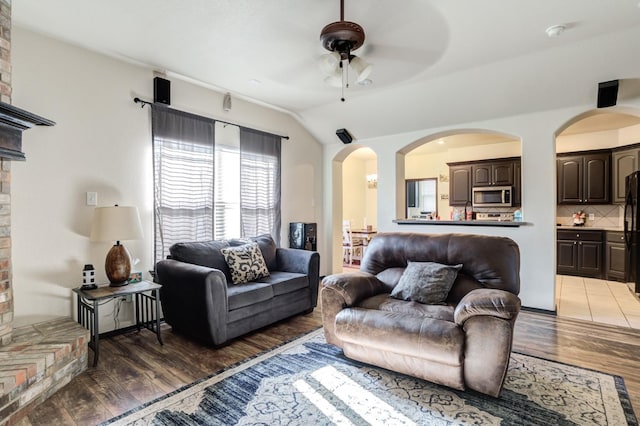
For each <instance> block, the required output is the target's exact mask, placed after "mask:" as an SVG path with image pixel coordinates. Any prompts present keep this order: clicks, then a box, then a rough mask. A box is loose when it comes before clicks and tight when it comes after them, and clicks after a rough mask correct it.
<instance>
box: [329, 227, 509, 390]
mask: <svg viewBox="0 0 640 426" xmlns="http://www.w3.org/2000/svg"><path fill="white" fill-rule="evenodd" d="M434 265H435V266H434ZM416 271H417V272H416ZM425 271H426V273H425V274H423V275H420V274H421V273H423V272H425ZM519 272H520V252H519V250H518V246H517V245H516V243H515V242H514V241H513V240H511V239H509V238H504V237H491V236H483V235H461V234H442V235H426V234H410V233H387V234H384V233H383V234H378V235H377V236H376V237H374V238H373V240H372V241H371V243H370V244H369V246H368V247H367V251H366V253H365V256H364V259H363V260H362V264H361V266H360V271H359V272H358V273H351V274H336V275H331V276H328V277H326V278H325V279H324V280H323V282H322V285H323V287H322V293H321V294H322V321H323V326H324V333H325V337H326V340H327V342H329V343H332V344H334V345H336V346H339V347H341V348H342V349H343V351H344V353H345V355H346V356H347V357H349V358H353V359H356V360H359V361H363V362H366V363H369V364H374V365H378V366H381V367H384V368H387V369H389V370H394V371H398V372H401V373H404V374H408V375H411V376H415V377H419V378H422V379H425V380H429V381H432V382H435V383H439V384H442V385H445V386H449V387H452V388H455V389H461V390H464V389H465V388H470V389H473V390H476V391H478V392H482V393H485V394H488V395H491V396H496V397H497V396H498V395H499V394H500V391H501V389H502V385H503V382H504V378H505V375H506V372H507V367H508V365H509V357H510V354H511V345H512V341H513V327H514V323H515V320H516V317H517V315H518V313H519V311H520V299H519V298H518V296H517V295H518V293H519V290H520V278H519ZM434 277H435V279H433V278H434ZM443 281H447V282H448V283H447V285H446V286H444V287H441V286H440V284H442V282H443ZM425 283H428V284H427V285H425ZM425 288H427V289H430V290H435V291H431V292H430V293H429V292H426V293H428V294H426V295H425V292H424V291H423V290H424V289H425ZM434 294H435V295H436V296H438V297H436V298H435V299H431V300H429V298H430V297H432V296H433V295H434ZM405 298H408V299H409V300H405ZM420 298H426V303H420V302H417V301H415V300H416V299H420ZM421 300H422V299H421ZM422 302H425V300H422Z"/></svg>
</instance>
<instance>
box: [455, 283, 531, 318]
mask: <svg viewBox="0 0 640 426" xmlns="http://www.w3.org/2000/svg"><path fill="white" fill-rule="evenodd" d="M520 305H521V303H520V298H519V297H518V296H516V295H515V294H513V293H509V292H508V291H504V290H497V289H489V288H481V289H476V290H472V291H470V292H469V293H467V295H466V296H464V297H463V298H462V300H460V303H458V305H457V306H456V309H455V311H454V313H453V318H454V321H455V322H456V324H458V325H464V323H465V322H466V321H467V320H468V319H469V318H472V317H477V316H491V317H495V318H501V319H504V320H507V321H512V320H515V318H516V317H517V316H518V313H519V312H520Z"/></svg>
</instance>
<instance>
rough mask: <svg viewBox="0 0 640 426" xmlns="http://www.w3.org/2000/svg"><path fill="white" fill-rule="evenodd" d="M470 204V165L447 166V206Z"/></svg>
mask: <svg viewBox="0 0 640 426" xmlns="http://www.w3.org/2000/svg"><path fill="white" fill-rule="evenodd" d="M468 202H471V165H469V164H466V165H453V166H449V205H450V206H464V205H465V204H466V203H468Z"/></svg>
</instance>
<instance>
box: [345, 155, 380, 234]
mask: <svg viewBox="0 0 640 426" xmlns="http://www.w3.org/2000/svg"><path fill="white" fill-rule="evenodd" d="M377 170H378V162H377V160H366V159H363V158H359V157H358V156H356V155H350V156H348V157H347V158H346V159H345V160H344V162H343V163H342V218H343V220H349V221H350V222H351V229H363V228H365V227H366V226H367V225H371V226H372V227H373V229H376V227H377V225H378V221H377V208H378V206H377V202H378V197H377V193H378V190H377V189H376V188H369V187H368V186H367V181H366V176H367V175H370V174H376V173H377Z"/></svg>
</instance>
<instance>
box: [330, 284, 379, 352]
mask: <svg viewBox="0 0 640 426" xmlns="http://www.w3.org/2000/svg"><path fill="white" fill-rule="evenodd" d="M384 291H386V290H385V286H384V284H383V283H382V281H380V280H379V279H378V278H377V277H376V276H375V275H371V274H368V273H366V272H357V273H353V274H335V275H329V276H327V277H325V278H324V279H323V280H322V293H321V295H322V325H323V328H324V336H325V339H326V340H327V342H328V343H331V344H333V345H336V346H340V347H341V346H342V342H341V340H340V339H338V338H337V337H336V334H335V329H336V315H338V313H339V312H340V311H341V310H343V309H344V308H346V307H348V306H353V305H354V304H355V303H358V301H360V300H363V299H365V298H367V297H371V296H375V295H376V294H379V293H383V292H384Z"/></svg>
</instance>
